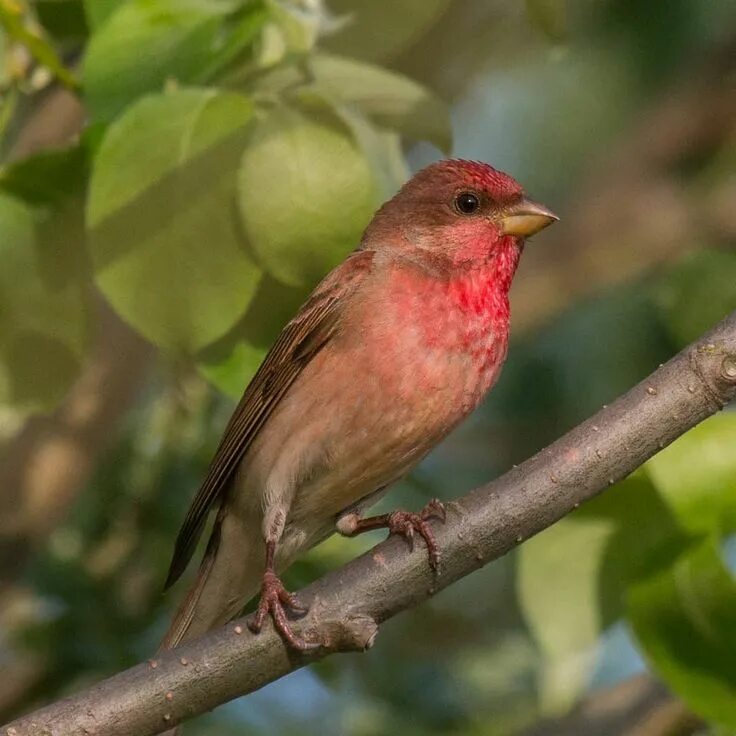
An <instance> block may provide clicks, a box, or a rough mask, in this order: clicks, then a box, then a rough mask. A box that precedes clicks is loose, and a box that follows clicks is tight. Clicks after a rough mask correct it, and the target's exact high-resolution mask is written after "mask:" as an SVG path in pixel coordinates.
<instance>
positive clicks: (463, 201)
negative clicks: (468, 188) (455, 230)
mask: <svg viewBox="0 0 736 736" xmlns="http://www.w3.org/2000/svg"><path fill="white" fill-rule="evenodd" d="M455 207H456V209H457V211H458V212H460V213H461V214H463V215H472V214H473V213H474V212H477V211H478V208H479V207H480V200H479V199H478V197H477V195H475V194H473V193H472V192H462V193H461V194H458V195H457V197H455Z"/></svg>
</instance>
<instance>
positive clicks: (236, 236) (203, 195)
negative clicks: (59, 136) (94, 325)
mask: <svg viewBox="0 0 736 736" xmlns="http://www.w3.org/2000/svg"><path fill="white" fill-rule="evenodd" d="M252 115H253V107H252V105H251V103H250V101H249V100H248V99H247V98H246V97H244V96H242V95H239V94H234V93H218V92H216V91H214V90H200V89H190V90H180V91H177V92H173V93H170V94H162V95H152V96H150V97H147V98H144V99H143V100H141V101H140V102H138V103H137V104H136V105H134V106H133V107H131V108H130V109H129V110H128V111H127V112H126V113H125V114H124V115H123V116H122V117H121V118H120V119H119V120H118V121H116V122H115V123H113V124H112V125H111V126H110V128H109V129H108V131H107V133H106V135H105V137H104V140H103V141H102V144H101V146H100V148H99V151H98V153H97V158H96V160H95V164H94V169H93V174H92V180H91V183H90V195H89V201H88V208H87V215H88V225H89V227H90V229H91V242H90V248H91V254H92V260H93V265H94V270H95V278H96V281H97V283H98V285H99V287H100V289H101V290H102V291H103V293H104V294H105V295H106V296H107V298H108V299H109V300H110V302H111V303H112V304H113V306H114V307H115V309H116V310H117V311H118V312H119V313H120V314H121V315H122V316H123V317H124V318H125V319H126V320H128V321H129V322H130V323H131V324H132V325H133V326H134V327H136V329H138V330H139V331H140V332H141V333H142V334H144V335H145V336H146V337H148V338H149V339H151V340H152V341H154V342H156V343H157V344H159V345H162V346H164V347H168V348H173V349H176V350H184V351H190V352H193V351H196V350H198V349H200V348H201V347H203V346H204V345H206V344H208V343H210V342H212V341H213V340H215V339H217V338H218V337H220V336H221V335H223V334H224V333H226V332H227V331H228V330H229V329H230V328H231V327H232V326H233V325H234V324H235V323H236V322H237V321H238V319H239V318H240V316H241V315H242V314H243V313H244V311H245V310H246V308H247V306H248V304H249V303H250V300H251V298H252V296H253V294H254V293H255V291H256V288H257V286H258V282H259V279H260V270H259V269H258V267H257V266H256V265H255V264H254V263H253V261H252V260H251V257H250V256H249V254H248V252H247V250H246V248H245V244H244V242H243V239H242V236H241V234H240V232H239V228H238V222H237V214H236V207H235V199H234V197H235V183H236V173H237V166H238V161H239V159H240V156H241V153H242V151H243V147H244V145H245V141H246V139H247V135H248V128H249V124H250V122H251V119H252Z"/></svg>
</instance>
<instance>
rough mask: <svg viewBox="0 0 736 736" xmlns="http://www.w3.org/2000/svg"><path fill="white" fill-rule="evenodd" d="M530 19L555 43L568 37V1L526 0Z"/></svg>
mask: <svg viewBox="0 0 736 736" xmlns="http://www.w3.org/2000/svg"><path fill="white" fill-rule="evenodd" d="M526 12H527V14H528V15H529V19H530V20H531V21H532V23H534V25H536V26H537V27H538V28H539V29H540V30H541V31H542V33H544V34H545V35H546V36H547V37H548V38H550V39H551V40H553V41H561V40H563V39H564V38H565V37H566V36H567V0H526Z"/></svg>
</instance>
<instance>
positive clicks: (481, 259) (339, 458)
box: [162, 160, 557, 650]
mask: <svg viewBox="0 0 736 736" xmlns="http://www.w3.org/2000/svg"><path fill="white" fill-rule="evenodd" d="M555 220H557V217H556V216H555V215H554V214H552V212H550V211H549V210H548V209H546V208H545V207H543V206H542V205H540V204H537V203H535V202H532V201H531V200H529V199H527V198H526V196H525V195H524V192H523V190H522V188H521V187H520V186H519V184H518V183H517V182H516V181H515V180H514V179H513V178H511V177H510V176H509V175H507V174H504V173H503V172H501V171H498V170H496V169H494V168H492V167H491V166H489V165H487V164H484V163H478V162H475V161H462V160H446V161H440V162H438V163H435V164H432V165H430V166H428V167H427V168H425V169H423V170H422V171H420V172H419V173H417V174H416V175H415V176H414V177H413V178H412V179H411V180H409V181H408V182H407V183H406V184H405V185H404V186H403V188H402V189H401V190H400V191H399V192H398V194H396V196H394V197H393V199H391V200H389V201H388V202H386V203H385V204H384V205H383V206H382V207H381V208H380V209H379V210H378V211H377V212H376V214H375V215H374V217H373V220H372V221H371V223H370V224H369V225H368V227H367V228H366V230H365V232H364V234H363V237H362V239H361V242H360V245H359V247H358V248H357V250H355V251H354V252H353V253H351V254H350V255H349V256H348V257H347V258H346V259H345V261H344V262H343V263H341V264H340V265H339V266H337V267H336V268H335V269H334V270H333V271H332V272H331V273H329V274H328V275H327V276H326V277H325V279H324V280H323V281H322V282H321V283H320V284H319V285H318V286H317V287H316V288H315V290H314V291H313V293H312V294H311V296H310V297H309V298H308V300H307V301H306V302H305V304H304V305H303V306H302V307H301V309H300V310H299V312H298V313H297V315H296V316H295V317H294V318H293V319H292V320H291V321H290V322H289V323H288V324H287V325H286V327H285V328H284V330H283V331H282V333H281V334H280V336H279V337H278V339H277V340H276V342H275V343H274V345H273V347H272V348H271V350H270V351H269V353H268V355H267V356H266V358H265V359H264V361H263V363H262V365H261V366H260V368H259V369H258V372H257V373H256V375H255V377H254V378H253V380H252V381H251V382H250V384H249V385H248V387H247V388H246V389H245V393H244V394H243V398H242V399H241V400H240V403H239V404H238V406H237V408H236V409H235V412H234V414H233V415H232V417H231V419H230V421H229V423H228V425H227V427H226V429H225V433H224V436H223V438H222V440H221V442H220V444H219V447H218V448H217V451H216V453H215V456H214V459H213V460H212V463H211V465H210V467H209V470H208V472H207V475H206V476H205V478H204V482H203V483H202V485H201V487H200V489H199V491H198V493H197V495H196V497H195V499H194V501H193V503H192V505H191V507H190V509H189V512H188V514H187V516H186V519H185V520H184V524H183V526H182V528H181V531H180V532H179V536H178V538H177V540H176V546H175V550H174V555H173V559H172V562H171V568H170V571H169V576H168V579H167V582H166V587H167V588H168V587H169V586H170V585H171V584H172V583H173V582H175V581H176V580H177V578H178V577H179V576H180V575H181V573H182V571H183V570H184V568H185V567H186V566H187V564H188V563H189V561H190V559H191V557H192V554H193V552H194V549H195V547H196V545H197V542H198V539H199V537H200V536H201V533H202V530H203V527H204V525H205V522H206V521H207V518H208V517H209V515H210V513H215V521H214V525H213V529H212V533H211V536H210V539H209V543H208V545H207V547H206V551H205V553H204V558H203V560H202V562H201V565H200V568H199V572H198V575H197V578H196V581H195V582H194V584H193V587H192V588H191V590H190V591H189V593H188V594H187V596H186V597H185V599H184V601H183V602H182V604H181V605H180V607H179V609H178V612H177V614H176V615H175V617H174V620H173V622H172V624H171V627H170V629H169V631H168V633H167V634H166V637H165V638H164V641H163V643H162V647H163V648H171V647H175V646H177V645H178V644H179V643H180V642H182V641H184V640H187V639H191V638H193V637H196V636H198V635H201V634H202V633H204V632H205V631H207V630H209V629H211V628H214V627H216V626H219V625H222V624H224V623H226V622H227V621H229V620H231V619H232V618H234V617H235V616H237V615H238V614H239V613H240V611H241V610H242V608H243V606H244V605H245V603H247V601H248V600H249V599H250V598H251V597H253V596H254V595H255V594H256V593H257V592H258V591H259V589H260V601H259V605H258V609H257V611H256V614H255V616H254V618H253V620H252V622H251V628H253V630H254V631H260V629H261V627H262V625H263V623H264V621H265V620H266V618H268V617H270V618H271V619H272V620H273V623H274V625H275V627H276V629H277V630H278V631H279V632H280V634H281V636H282V637H283V639H284V640H285V641H286V642H287V643H288V644H289V645H291V646H292V647H294V648H296V649H300V650H303V649H308V648H311V647H313V646H315V643H313V642H308V641H306V640H304V639H303V638H301V637H299V636H297V635H296V634H295V632H294V631H293V630H292V628H291V625H290V623H289V613H299V612H300V611H301V610H302V609H301V607H300V605H299V602H298V600H297V599H296V597H295V596H293V595H292V594H291V593H289V592H288V591H287V590H286V589H285V587H284V586H283V584H282V583H281V580H280V578H279V573H280V572H281V571H282V570H284V569H285V568H286V567H288V565H290V564H291V563H292V562H293V561H294V560H295V559H296V558H297V557H299V556H300V555H301V554H303V553H304V552H305V551H306V550H308V549H309V548H311V547H313V546H314V545H316V544H317V543H319V542H320V541H322V540H323V539H325V538H326V537H328V536H329V535H330V534H332V533H333V532H335V531H337V532H339V533H342V534H344V535H348V536H352V535H354V534H358V533H360V532H362V531H365V530H368V529H376V528H379V527H386V528H388V530H389V532H390V533H398V534H403V535H404V536H406V537H407V538H408V539H409V541H413V539H414V536H415V534H416V535H418V536H421V537H422V538H423V539H424V541H425V543H426V545H427V548H428V551H429V558H430V564H431V565H432V566H433V567H434V568H435V569H436V568H437V566H438V564H439V555H440V550H439V549H438V548H437V544H436V541H435V538H434V535H433V533H432V526H431V524H430V523H429V520H430V517H432V516H437V517H439V518H440V519H442V518H443V515H444V509H443V506H442V504H441V503H440V502H439V501H437V500H434V501H432V502H430V504H429V505H428V506H427V507H426V508H425V509H424V510H423V511H422V512H421V513H418V514H416V513H409V512H405V511H395V512H393V513H390V514H384V515H382V516H374V517H368V518H365V517H364V513H365V511H366V510H367V509H368V507H370V506H371V505H372V504H374V503H375V502H376V501H377V500H378V499H379V498H380V497H381V496H382V495H383V494H384V493H385V492H386V490H387V489H388V488H389V487H390V486H391V484H392V483H394V482H396V481H397V480H398V479H399V478H401V477H402V476H403V475H405V474H406V473H407V472H408V471H409V470H410V469H411V468H413V467H414V466H415V465H416V464H417V463H418V462H419V461H420V460H421V459H422V458H423V457H424V456H425V455H426V454H427V453H428V452H429V451H430V450H431V449H432V448H433V447H434V446H435V445H436V444H437V443H438V442H439V441H440V440H441V439H442V438H444V437H445V436H446V435H447V434H448V433H449V432H450V431H451V430H452V429H453V428H454V427H456V426H457V425H458V423H460V422H461V421H462V420H463V419H464V418H465V417H466V416H467V415H468V414H469V413H470V412H471V411H473V409H475V408H476V407H477V406H478V404H479V403H480V402H481V400H482V399H483V397H484V396H485V394H486V392H487V391H488V390H489V389H490V388H491V386H493V384H494V383H495V381H496V380H497V378H498V375H499V372H500V370H501V366H502V365H503V363H504V360H505V359H506V353H507V347H508V337H509V297H508V293H509V287H510V286H511V281H512V279H513V277H514V273H515V272H516V267H517V265H518V263H519V258H520V256H521V253H522V250H523V248H524V240H525V238H527V237H529V236H531V235H533V234H534V233H536V232H538V231H539V230H541V229H542V228H544V227H546V226H547V225H549V224H551V223H552V222H554V221H555Z"/></svg>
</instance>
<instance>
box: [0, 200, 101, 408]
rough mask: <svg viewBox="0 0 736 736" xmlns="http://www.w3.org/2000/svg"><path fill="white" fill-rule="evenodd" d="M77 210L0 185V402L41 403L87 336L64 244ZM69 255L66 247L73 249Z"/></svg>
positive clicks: (67, 377)
mask: <svg viewBox="0 0 736 736" xmlns="http://www.w3.org/2000/svg"><path fill="white" fill-rule="evenodd" d="M79 237H80V229H79V222H78V220H77V218H74V217H71V218H70V217H68V216H67V214H66V213H63V212H62V213H59V214H57V213H51V214H49V213H43V212H37V211H34V210H32V209H31V208H30V207H29V206H28V205H26V204H24V203H23V202H22V201H20V200H18V199H16V198H14V197H11V196H9V195H8V194H4V193H0V261H1V262H2V264H3V267H2V269H0V373H2V374H4V375H3V376H2V379H0V402H2V403H6V404H10V405H12V406H14V407H16V408H20V409H23V410H46V409H49V408H51V407H52V406H54V405H55V404H56V403H57V402H58V401H59V400H60V399H61V398H62V397H63V395H64V394H65V392H66V390H67V389H68V387H69V385H70V384H71V382H72V381H73V380H74V378H75V377H76V374H77V372H78V370H79V366H80V363H81V360H82V358H83V356H84V352H85V348H86V344H87V318H86V300H85V295H84V291H83V287H82V286H81V284H80V280H79V275H80V270H79V269H78V268H73V267H70V264H69V263H68V260H67V259H68V258H69V256H70V251H71V250H73V248H74V247H75V246H76V247H78V244H77V243H74V242H72V243H70V241H75V240H76V239H78V238H79ZM72 258H73V254H72Z"/></svg>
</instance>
